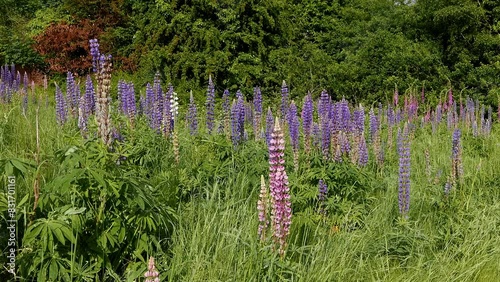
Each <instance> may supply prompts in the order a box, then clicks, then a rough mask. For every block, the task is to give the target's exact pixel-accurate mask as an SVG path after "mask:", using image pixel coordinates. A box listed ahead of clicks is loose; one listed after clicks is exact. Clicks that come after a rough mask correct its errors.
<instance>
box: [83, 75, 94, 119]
mask: <svg viewBox="0 0 500 282" xmlns="http://www.w3.org/2000/svg"><path fill="white" fill-rule="evenodd" d="M85 103H86V104H87V105H88V106H89V109H90V112H91V113H95V92H94V84H93V83H92V79H91V78H90V75H87V80H86V81H85Z"/></svg>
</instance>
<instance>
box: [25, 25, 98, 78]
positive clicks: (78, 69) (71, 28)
mask: <svg viewBox="0 0 500 282" xmlns="http://www.w3.org/2000/svg"><path fill="white" fill-rule="evenodd" d="M101 33H102V30H101V29H100V28H99V27H98V26H96V25H94V24H93V23H92V22H91V21H89V20H82V21H80V22H78V23H76V24H68V23H56V24H53V25H51V26H49V27H48V28H47V29H45V31H44V32H43V33H42V34H40V35H39V36H37V37H36V38H35V42H36V45H35V46H34V47H35V50H36V51H37V52H38V53H40V54H41V55H42V56H43V57H44V60H45V62H46V63H48V65H49V70H50V71H53V72H57V73H65V72H67V71H71V72H73V73H78V74H81V75H83V74H84V73H86V72H88V70H89V69H90V68H91V67H92V59H91V57H90V55H89V39H91V38H97V37H98V36H99V34H101Z"/></svg>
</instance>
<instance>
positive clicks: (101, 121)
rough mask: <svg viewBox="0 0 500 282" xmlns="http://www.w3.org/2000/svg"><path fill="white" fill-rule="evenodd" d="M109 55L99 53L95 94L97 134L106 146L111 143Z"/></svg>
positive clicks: (110, 65)
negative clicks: (97, 84)
mask: <svg viewBox="0 0 500 282" xmlns="http://www.w3.org/2000/svg"><path fill="white" fill-rule="evenodd" d="M111 67H112V64H111V56H104V55H101V58H100V70H99V71H100V72H99V82H100V85H99V87H98V89H99V91H98V95H97V109H96V110H97V111H96V117H97V123H98V132H97V134H98V136H99V137H100V138H101V140H102V141H103V143H104V144H106V145H107V146H108V147H109V146H110V145H111V142H112V140H113V139H112V136H111V128H112V126H111V114H110V105H109V103H110V100H111V98H110V95H109V94H110V91H111Z"/></svg>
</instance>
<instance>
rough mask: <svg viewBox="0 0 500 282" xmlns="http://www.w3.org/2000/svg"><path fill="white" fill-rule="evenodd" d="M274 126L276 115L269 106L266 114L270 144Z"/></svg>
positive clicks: (267, 142) (267, 136) (268, 141)
mask: <svg viewBox="0 0 500 282" xmlns="http://www.w3.org/2000/svg"><path fill="white" fill-rule="evenodd" d="M273 128H274V116H273V112H272V111H271V108H270V107H268V108H267V114H266V144H267V145H268V146H269V144H270V142H271V133H272V132H273Z"/></svg>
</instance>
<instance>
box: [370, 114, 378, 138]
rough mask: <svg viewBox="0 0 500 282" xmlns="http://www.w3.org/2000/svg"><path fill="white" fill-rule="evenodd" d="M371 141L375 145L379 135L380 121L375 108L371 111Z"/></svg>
mask: <svg viewBox="0 0 500 282" xmlns="http://www.w3.org/2000/svg"><path fill="white" fill-rule="evenodd" d="M369 115H370V140H371V142H372V143H373V142H374V140H375V138H376V136H377V135H378V128H379V121H378V118H377V116H376V115H375V112H374V111H373V108H371V109H370V113H369Z"/></svg>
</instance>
